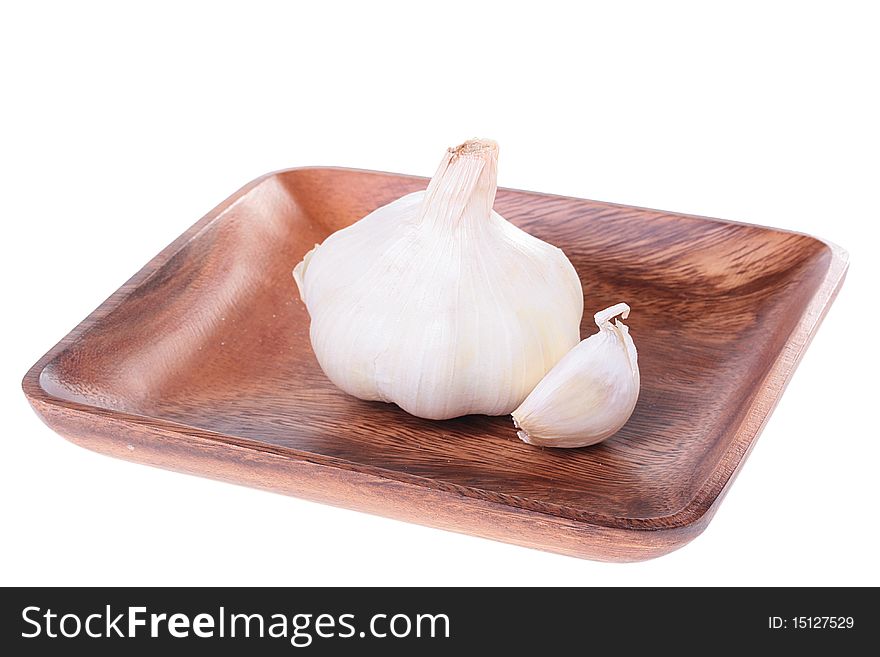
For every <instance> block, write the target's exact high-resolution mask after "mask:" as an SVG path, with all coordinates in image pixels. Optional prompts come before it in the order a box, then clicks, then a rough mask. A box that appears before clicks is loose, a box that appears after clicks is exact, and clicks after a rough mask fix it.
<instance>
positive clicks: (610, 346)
mask: <svg viewBox="0 0 880 657" xmlns="http://www.w3.org/2000/svg"><path fill="white" fill-rule="evenodd" d="M629 310H630V308H629V306H628V305H627V304H625V303H619V304H617V305H614V306H611V307H610V308H606V309H605V310H602V311H600V312H598V313H596V315H595V320H596V325H597V326H598V327H599V332H598V333H596V334H594V335H591V336H590V337H589V338H587V339H586V340H583V341H582V342H581V343H580V344H578V345H577V346H575V347H574V348H573V349H572V350H571V351H569V352H568V353H567V354H566V355H565V356H563V357H562V359H561V360H560V361H559V362H558V363H557V364H556V366H555V367H553V369H551V370H550V372H548V373H547V375H546V376H545V377H544V378H543V379H541V381H540V382H539V383H538V385H537V386H536V387H535V389H534V390H532V392H531V393H530V394H529V395H528V397H526V399H525V401H523V403H522V404H521V405H520V406H519V408H517V409H516V410H515V411H513V413H512V415H513V423H514V426H516V428H517V429H518V430H519V431H517V435H518V436H519V437H520V439H522V440H523V441H524V442H526V443H529V444H530V445H540V446H544V447H585V446H587V445H594V444H596V443H598V442H601V441H603V440H605V439H606V438H608V437H609V436H611V435H613V434H615V433H617V431H618V430H620V428H621V427H623V425H624V424H626V421H627V420H628V419H629V417H630V415H632V412H633V409H634V408H635V405H636V401H637V400H638V398H639V365H638V353H637V352H636V346H635V344H634V343H633V340H632V338H631V337H630V335H629V328H628V327H627V326H626V325H625V324H623V323H622V322H621V321H620V320H615V321H614V322H613V323H612V321H611V320H612V319H614V318H615V317H617V316H618V315H619V316H620V317H622V318H623V319H626V318H627V317H628V316H629Z"/></svg>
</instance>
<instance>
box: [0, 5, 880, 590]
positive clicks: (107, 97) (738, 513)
mask: <svg viewBox="0 0 880 657" xmlns="http://www.w3.org/2000/svg"><path fill="white" fill-rule="evenodd" d="M612 4H613V5H614V6H613V7H610V6H609V5H612ZM718 4H719V3H700V2H695V3H676V2H673V3H645V4H633V3H628V2H624V3H597V4H596V5H594V6H592V7H587V6H586V5H585V3H570V4H560V3H554V2H548V1H547V0H542V2H540V3H534V4H528V5H526V4H523V5H519V4H517V3H515V2H505V3H481V2H475V1H473V0H471V2H461V3H459V2H451V1H450V0H443V2H438V3H431V4H423V3H416V2H403V3H397V4H392V3H377V2H362V3H351V4H349V3H338V2H329V1H322V2H310V3H293V2H288V3H280V2H279V3H265V2H240V3H237V4H225V3H218V2H210V3H207V2H206V3H196V2H187V3H182V2H173V3H162V2H152V3H143V4H142V5H141V7H140V8H139V9H135V8H132V7H131V6H130V5H129V3H109V2H108V3H101V4H99V3H94V2H78V3H57V4H52V5H50V4H46V3H42V2H33V3H16V4H15V5H13V3H6V4H4V5H3V7H4V8H3V9H2V10H0V84H2V87H0V94H2V99H0V118H2V120H0V184H2V191H3V194H2V231H3V239H2V244H3V251H2V258H0V266H2V281H3V304H2V307H3V321H2V325H0V331H2V340H0V349H2V352H0V358H2V373H3V377H2V380H0V385H2V390H0V403H2V420H3V449H2V455H0V487H2V488H0V526H2V527H3V530H2V531H3V539H2V541H0V550H2V559H0V583H2V584H4V585H8V584H125V585H134V584H316V585H320V584H408V585H423V584H501V585H507V584H589V585H592V584H611V585H616V584H620V585H627V584H697V585H701V584H735V585H737V584H771V585H776V584H851V585H852V584H873V585H877V584H880V577H878V567H877V557H876V551H877V529H876V527H877V509H878V492H877V491H878V489H877V479H878V474H877V473H878V464H880V449H878V429H877V422H876V411H877V405H878V404H877V386H876V381H877V377H876V371H877V367H878V358H877V349H878V341H877V332H876V327H877V326H878V319H880V318H878V313H877V293H876V287H877V284H878V282H880V277H878V261H880V251H878V249H880V244H878V242H877V222H878V194H877V192H878V182H880V166H878V160H880V130H878V123H880V102H878V64H880V47H878V43H880V39H878V25H880V23H878V20H877V16H876V15H874V14H873V12H872V11H871V9H870V7H871V3H868V2H865V3H855V2H833V3H832V2H828V3H822V4H815V3H810V2H792V3H785V2H775V3H763V2H762V3H744V2H739V3H727V8H726V9H719V8H718V7H717V5H718ZM475 135H479V136H487V137H492V138H494V139H496V140H498V141H499V142H500V144H501V168H500V184H501V185H502V186H507V187H516V188H524V189H533V190H540V191H545V192H551V193H559V194H567V195H572V196H580V197H586V198H593V199H600V200H606V201H615V202H620V203H627V204H633V205H641V206H648V207H655V208H663V209H667V210H674V211H683V212H689V213H696V214H703V215H709V216H717V217H723V218H728V219H736V220H742V221H749V222H754V223H759V224H766V225H772V226H778V227H783V228H789V229H794V230H798V231H803V232H807V233H812V234H815V235H818V236H821V237H824V238H827V239H830V240H832V241H835V242H837V243H839V244H840V245H842V246H844V247H845V248H847V249H848V250H849V252H850V256H851V263H852V264H851V268H850V273H849V277H848V280H847V282H846V284H845V285H844V287H843V290H842V292H841V294H840V296H839V298H838V300H837V302H836V303H835V305H834V306H833V307H832V309H831V311H830V313H829V315H828V317H827V319H826V321H825V323H824V325H823V326H822V328H821V330H820V331H819V333H818V335H817V337H816V338H815V340H814V342H813V344H812V346H811V348H810V349H809V351H808V352H807V355H806V357H805V358H804V360H803V361H802V363H801V365H800V368H799V370H798V372H797V374H796V375H795V377H794V379H793V381H792V383H791V384H790V386H789V388H788V390H787V392H786V393H785V395H784V397H783V399H782V401H781V403H780V404H779V407H778V408H777V410H776V412H775V413H774V415H773V417H772V419H771V421H770V422H769V424H768V425H767V428H766V430H765V431H764V434H763V436H762V437H761V439H760V441H759V443H758V444H757V446H756V448H755V450H754V452H753V453H752V455H751V457H750V459H749V461H748V463H747V464H746V466H745V467H744V469H743V471H742V473H741V474H740V476H739V478H738V479H737V481H736V483H735V484H734V486H733V487H732V490H731V491H730V494H729V495H728V496H727V498H726V500H725V501H724V503H723V504H722V506H721V508H720V510H719V512H718V514H717V515H716V517H715V519H714V520H713V522H712V523H711V524H710V525H709V527H708V529H707V530H706V531H705V533H704V534H703V535H702V536H700V537H699V538H697V539H696V540H695V541H694V542H693V543H691V544H690V545H688V546H687V547H685V548H683V549H681V550H679V551H677V552H674V553H673V554H671V555H669V556H666V557H662V558H660V559H657V560H654V561H649V562H645V563H640V564H630V565H619V564H602V563H593V562H589V561H581V560H577V559H573V558H568V557H562V556H557V555H553V554H547V553H542V552H538V551H534V550H529V549H525V548H520V547H514V546H509V545H504V544H501V543H495V542H491V541H488V540H484V539H479V538H474V537H469V536H462V535H456V534H452V533H447V532H443V531H439V530H434V529H428V528H424V527H418V526H415V525H410V524H404V523H400V522H396V521H392V520H386V519H382V518H376V517H372V516H367V515H363V514H359V513H355V512H351V511H346V510H341V509H334V508H330V507H327V506H322V505H318V504H313V503H310V502H304V501H301V500H297V499H293V498H286V497H282V496H277V495H272V494H268V493H263V492H258V491H255V490H250V489H247V488H242V487H237V486H232V485H228V484H222V483H217V482H213V481H209V480H206V479H200V478H195V477H189V476H185V475H180V474H175V473H171V472H164V471H161V470H157V469H152V468H148V467H144V466H141V465H134V464H130V463H127V462H123V461H116V460H111V459H109V458H107V457H104V456H100V455H97V454H94V453H91V452H88V451H86V450H83V449H81V448H78V447H75V446H74V445H72V444H70V443H68V442H66V441H64V440H63V439H61V438H60V437H58V436H56V435H55V434H53V433H52V432H51V431H50V430H49V429H48V428H46V427H45V426H44V425H43V424H42V423H41V422H40V421H39V420H38V419H37V417H36V415H35V414H34V413H33V412H32V411H31V410H30V408H29V407H28V405H27V403H26V401H25V398H24V395H23V394H22V392H21V389H20V380H21V377H22V376H23V375H24V373H25V371H26V370H27V369H28V367H30V365H31V364H32V363H33V362H34V361H36V360H37V358H39V357H40V355H42V354H43V353H44V352H45V351H46V350H48V349H49V347H51V346H52V345H53V344H54V343H55V342H56V341H58V340H59V339H60V338H61V337H63V336H64V335H65V333H67V331H69V330H70V329H71V328H73V326H75V325H76V324H77V323H78V322H79V321H80V320H82V319H83V318H84V317H85V316H86V315H87V314H88V313H89V312H90V311H91V310H92V309H93V308H94V307H95V306H97V305H98V304H99V303H100V302H101V301H103V300H104V298H106V297H107V296H108V295H109V294H110V293H111V292H113V291H114V290H115V289H116V288H117V287H119V286H120V285H121V284H122V283H123V282H124V281H125V280H126V279H127V278H128V277H129V276H130V275H131V274H133V273H134V272H135V271H136V270H137V269H139V268H140V267H141V266H142V265H143V264H144V263H146V262H147V260H149V259H150V258H151V257H152V256H154V255H155V254H156V253H158V251H159V250H160V249H162V248H163V247H164V246H165V245H166V244H167V243H168V242H170V241H171V240H172V239H173V238H174V237H176V236H177V235H178V234H180V233H181V232H183V231H184V230H185V229H186V228H187V227H188V226H189V225H191V224H192V223H193V222H194V221H195V220H196V219H198V218H199V217H200V216H202V215H203V214H204V213H205V212H207V211H208V210H209V209H210V208H211V207H213V206H214V205H215V204H217V203H218V202H220V201H221V200H223V199H224V198H225V197H226V196H228V195H229V194H231V193H232V192H234V191H235V190H236V189H238V188H239V187H240V186H241V185H242V184H244V183H245V182H247V181H249V180H250V179H252V178H254V177H256V176H258V175H260V174H262V173H264V172H267V171H271V170H274V169H280V168H285V167H289V166H298V165H312V164H328V165H344V166H352V167H363V168H370V169H382V170H389V171H399V172H405V173H413V174H422V175H430V174H431V173H433V171H434V168H435V166H436V164H437V162H438V161H439V158H440V156H441V155H442V152H443V149H445V148H446V147H447V146H450V145H453V144H456V143H458V142H460V141H462V140H463V139H466V138H468V137H471V136H475Z"/></svg>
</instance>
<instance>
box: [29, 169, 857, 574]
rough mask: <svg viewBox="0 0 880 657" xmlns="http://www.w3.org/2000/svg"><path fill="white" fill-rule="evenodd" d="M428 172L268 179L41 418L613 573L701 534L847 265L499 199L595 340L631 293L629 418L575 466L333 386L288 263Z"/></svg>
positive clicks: (43, 387) (35, 375)
mask: <svg viewBox="0 0 880 657" xmlns="http://www.w3.org/2000/svg"><path fill="white" fill-rule="evenodd" d="M425 184H426V180H425V179H422V178H413V177H408V176H399V175H394V174H385V173H375V172H365V171H352V170H346V169H333V168H305V169H294V170H290V171H285V172H280V173H276V174H270V175H268V176H264V177H262V178H260V179H258V180H256V181H254V182H253V183H250V184H249V185H247V186H246V187H244V188H243V189H242V190H240V191H239V192H237V193H236V194H235V195H233V196H232V197H230V198H229V199H228V200H227V201H225V202H224V203H222V204H221V205H220V206H219V207H218V208H216V209H215V210H214V211H212V212H211V213H210V214H208V215H207V216H206V217H205V218H203V219H202V220H201V221H199V222H198V223H197V224H196V225H195V226H193V227H192V228H191V229H190V230H188V231H187V232H186V233H185V234H184V235H182V236H181V237H180V238H178V239H177V240H176V241H175V242H174V243H172V244H171V245H170V246H169V247H168V248H166V249H165V250H164V251H163V252H162V253H161V254H159V255H158V256H157V257H156V258H154V259H153V260H152V261H151V262H150V263H149V264H148V265H147V266H146V267H145V268H144V269H143V270H141V271H140V272H139V273H138V274H136V275H135V276H134V277H133V278H132V279H131V280H130V281H128V282H127V283H126V284H125V285H124V286H123V287H122V288H121V289H120V290H119V291H117V292H116V293H115V294H114V295H113V296H112V297H111V298H110V299H108V300H107V301H106V302H105V303H104V304H102V305H101V306H100V307H99V308H98V309H97V310H96V311H95V312H93V313H92V314H91V315H90V316H89V317H88V318H87V319H86V320H85V321H83V323H82V324H80V325H79V326H78V327H77V328H76V329H74V330H73V331H72V332H71V333H70V334H69V335H68V336H67V337H66V338H65V339H64V340H62V341H61V342H60V343H59V344H58V345H56V346H55V347H54V348H53V349H52V350H51V351H50V352H49V353H47V354H46V355H45V356H44V357H43V358H42V359H41V360H40V361H38V362H37V363H36V364H35V365H34V367H33V368H31V370H30V371H29V372H28V373H27V375H26V376H25V379H24V382H23V386H24V390H25V393H26V394H27V396H28V398H29V400H30V402H31V404H32V405H33V407H34V408H35V410H36V411H37V412H38V413H39V414H40V416H41V417H42V418H43V419H44V420H45V421H46V422H47V424H49V426H51V427H52V428H53V429H55V430H56V431H58V432H59V433H60V434H62V435H64V436H65V437H67V438H69V439H70V440H72V441H73V442H75V443H77V444H80V445H82V446H84V447H88V448H89V449H93V450H96V451H99V452H104V453H107V454H110V455H112V456H116V457H119V458H124V459H128V460H134V461H139V462H143V463H148V464H151V465H156V466H160V467H164V468H169V469H173V470H179V471H182V472H189V473H193V474H199V475H204V476H208V477H213V478H217V479H222V480H226V481H232V482H237V483H242V484H246V485H250V486H256V487H259V488H264V489H267V490H272V491H276V492H281V493H285V494H290V495H297V496H302V497H306V498H309V499H315V500H320V501H323V502H327V503H330V504H336V505H339V506H346V507H350V508H355V509H360V510H364V511H369V512H372V513H377V514H381V515H387V516H392V517H396V518H401V519H405V520H410V521H413V522H419V523H423V524H427V525H433V526H437V527H443V528H447V529H452V530H455V531H462V532H467V533H474V534H478V535H482V536H486V537H490V538H495V539H499V540H503V541H509V542H513V543H518V544H522V545H527V546H531V547H536V548H543V549H548V550H554V551H558V552H562V553H565V554H571V555H575V556H581V557H587V558H594V559H605V560H639V559H645V558H650V557H653V556H658V555H660V554H664V553H666V552H669V551H671V550H673V549H675V548H677V547H680V546H681V545H683V544H685V543H687V542H688V541H689V540H691V539H692V538H694V537H695V536H696V535H697V534H699V533H700V532H701V531H702V529H703V528H704V527H705V526H706V524H707V523H708V521H709V519H710V518H711V516H712V514H713V513H714V511H715V509H716V508H717V505H718V502H719V501H720V499H721V497H722V496H723V493H724V492H725V490H726V489H727V487H728V485H729V484H730V482H731V481H732V479H733V477H734V475H735V473H736V471H737V469H738V468H739V466H740V465H741V464H742V462H743V460H744V458H745V456H746V455H747V453H748V451H749V449H750V448H751V446H752V444H753V443H754V440H755V438H756V437H757V434H758V433H759V432H760V430H761V428H762V427H763V424H764V422H765V421H766V419H767V417H768V416H769V414H770V412H771V411H772V409H773V406H774V405H775V403H776V401H777V400H778V398H779V396H780V395H781V393H782V390H783V388H784V386H785V383H786V382H787V380H788V378H789V377H790V375H791V373H792V371H793V370H794V367H795V365H796V364H797V361H798V360H799V358H800V356H801V354H802V353H803V350H804V349H805V348H806V346H807V344H808V343H809V340H810V338H811V336H812V335H813V333H814V332H815V330H816V328H817V326H818V324H819V322H820V321H821V319H822V317H823V315H824V313H825V311H826V310H827V308H828V306H829V305H830V303H831V301H832V300H833V298H834V295H835V294H836V292H837V290H838V289H839V287H840V285H841V283H842V281H843V278H844V275H845V273H846V256H845V253H844V252H843V251H842V250H841V249H839V248H837V247H835V246H833V245H829V244H827V243H824V242H822V241H819V240H817V239H815V238H812V237H809V236H805V235H798V234H793V233H788V232H784V231H778V230H773V229H768V228H762V227H758V226H750V225H743V224H737V223H732V222H724V221H719V220H714V219H706V218H702V217H693V216H687V215H680V214H673V213H666V212H659V211H655V210H646V209H640V208H632V207H627V206H620V205H613V204H608V203H600V202H596V201H586V200H581V199H573V198H564V197H558V196H548V195H542V194H536V193H531V192H520V191H512V190H499V192H498V197H497V201H496V205H495V208H496V210H498V211H499V212H500V213H501V214H502V215H503V216H505V217H506V218H507V219H509V220H510V221H512V222H513V223H515V224H517V225H519V226H521V227H523V228H524V229H526V230H528V231H529V232H531V233H532V234H534V235H536V236H538V237H540V238H542V239H544V240H546V241H548V242H551V243H553V244H556V245H557V246H560V247H561V248H562V249H563V250H564V251H565V252H566V254H567V255H568V256H569V258H570V259H571V260H572V262H573V263H574V265H575V268H576V269H577V271H578V273H579V274H580V276H581V279H582V281H583V285H584V292H585V313H584V321H583V327H582V332H583V335H584V336H586V335H588V334H590V333H592V332H593V331H594V328H595V327H591V324H592V315H593V313H594V312H595V311H597V310H599V309H601V308H604V307H607V306H609V305H611V304H613V303H617V302H619V301H626V302H627V303H629V304H630V305H631V306H632V308H633V312H632V315H631V316H630V319H629V321H628V322H627V323H628V325H629V326H630V328H631V331H632V335H633V338H634V340H635V342H636V345H637V346H638V349H639V365H640V368H641V376H642V390H641V397H640V399H639V403H638V405H637V406H636V409H635V412H634V414H633V416H632V418H631V419H630V421H629V423H628V424H627V425H626V426H625V427H624V428H623V429H622V430H621V431H620V432H619V433H618V434H617V435H615V436H613V437H612V438H611V439H609V440H608V441H606V442H605V443H602V444H600V445H598V446H595V447H589V448H583V449H577V450H553V449H542V448H536V447H532V446H530V445H526V444H524V443H522V442H521V441H520V440H518V439H517V437H516V433H515V432H514V430H513V426H512V424H511V422H510V418H509V417H498V418H490V417H478V416H473V417H466V418H460V419H457V420H449V421H444V422H431V421H426V420H421V419H419V418H415V417H412V416H410V415H407V414H406V413H404V412H403V411H401V410H400V409H398V408H397V407H395V406H392V405H387V404H382V403H377V402H363V401H359V400H357V399H353V398H351V397H348V396H346V395H345V394H343V393H342V392H340V391H339V390H337V389H336V388H335V387H334V386H333V385H332V384H331V383H330V382H329V381H328V380H327V379H326V378H325V377H324V376H323V374H322V373H321V370H320V369H319V367H318V365H317V362H316V361H315V358H314V355H313V354H312V351H311V347H310V345H309V339H308V315H307V313H306V311H305V308H304V307H303V305H302V303H301V302H300V301H299V297H298V295H297V293H296V288H295V284H294V282H293V279H292V277H291V273H290V272H291V269H292V268H293V266H294V265H295V264H296V263H297V262H298V261H299V260H300V259H301V257H302V256H303V254H304V253H305V252H306V251H307V250H308V249H310V248H311V247H312V246H313V245H314V244H315V243H316V242H320V241H321V240H323V239H324V238H325V237H326V236H327V235H328V234H329V233H331V232H332V231H334V230H336V229H338V228H340V227H342V226H345V225H347V224H349V223H350V222H352V221H355V220H356V219H358V218H359V217H361V216H363V215H364V214H366V213H368V212H369V211H371V210H373V209H375V208H376V207H377V206H379V205H381V204H384V203H386V202H388V201H391V200H393V199H394V198H396V197H398V196H400V195H402V194H404V193H406V192H410V191H414V190H417V189H422V188H424V186H425Z"/></svg>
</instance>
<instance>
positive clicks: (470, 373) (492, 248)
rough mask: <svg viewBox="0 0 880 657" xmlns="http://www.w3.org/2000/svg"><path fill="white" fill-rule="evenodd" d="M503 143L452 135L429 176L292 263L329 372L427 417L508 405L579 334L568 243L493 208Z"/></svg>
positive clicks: (343, 383) (346, 385) (578, 295)
mask: <svg viewBox="0 0 880 657" xmlns="http://www.w3.org/2000/svg"><path fill="white" fill-rule="evenodd" d="M497 164H498V146H497V144H495V142H493V141H488V140H471V141H468V142H465V143H464V144H462V145H461V146H458V147H457V148H451V149H449V150H448V152H447V153H446V154H445V156H444V157H443V161H442V162H441V163H440V167H439V168H438V169H437V173H436V174H435V175H434V177H433V178H432V179H431V182H430V183H429V185H428V188H427V189H426V190H425V191H422V192H415V193H413V194H408V195H406V196H403V197H402V198H400V199H398V200H396V201H393V202H392V203H389V204H388V205H385V206H383V207H381V208H379V209H378V210H375V211H374V212H372V213H370V214H369V215H367V216H366V217H364V218H363V219H361V220H360V221H358V222H356V223H354V224H352V225H351V226H348V227H346V228H344V229H342V230H339V231H337V232H336V233H334V234H332V235H330V237H328V238H327V239H326V240H325V241H324V242H323V244H321V245H319V246H316V247H315V248H314V249H313V250H312V251H310V252H309V253H308V254H306V256H305V258H304V259H303V261H302V262H301V263H299V264H298V265H297V266H296V268H295V269H294V272H293V276H294V279H295V280H296V283H297V286H298V288H299V293H300V297H301V299H302V300H303V303H305V305H306V308H307V309H308V311H309V315H310V316H311V328H310V337H311V341H312V347H313V349H314V352H315V355H316V356H317V358H318V362H319V363H320V365H321V368H322V369H323V370H324V372H325V374H326V375H327V377H328V378H329V379H330V380H331V381H333V383H335V384H336V385H337V386H338V387H340V388H341V389H342V390H344V391H345V392H347V393H349V394H351V395H354V396H355V397H359V398H360V399H366V400H380V401H385V402H394V403H396V404H397V405H398V406H400V407H401V408H403V409H404V410H405V411H407V412H409V413H412V414H413V415H417V416H419V417H423V418H429V419H438V420H439V419H447V418H453V417H458V416H460V415H467V414H470V413H480V414H485V415H504V414H507V413H510V412H511V411H512V410H513V409H514V408H516V407H517V406H518V405H519V404H520V403H521V402H522V401H523V399H525V397H526V395H528V394H529V392H531V390H532V389H533V388H534V387H535V385H536V384H537V383H538V381H540V380H541V378H542V377H543V376H544V375H545V374H546V373H547V372H548V371H549V370H550V369H551V368H552V367H553V366H554V365H555V364H556V363H557V362H558V361H559V359H560V358H562V357H563V355H565V354H566V353H567V352H568V351H569V350H570V349H571V348H572V347H574V346H575V345H576V344H577V343H578V341H579V340H580V335H579V325H580V320H581V316H582V314H583V290H582V288H581V282H580V279H579V278H578V275H577V273H576V272H575V270H574V267H573V266H572V264H571V262H569V260H568V258H567V257H566V256H565V254H564V253H563V252H562V251H561V250H560V249H558V248H556V247H555V246H551V245H550V244H547V243H546V242H543V241H541V240H539V239H538V238H536V237H533V236H531V235H529V234H528V233H526V232H524V231H522V230H520V229H519V228H517V227H516V226H514V225H513V224H511V223H509V222H508V221H506V220H505V219H504V218H503V217H501V215H499V214H498V213H496V212H494V211H493V210H492V206H493V203H494V200H495V190H496V177H497Z"/></svg>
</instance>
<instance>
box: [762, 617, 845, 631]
mask: <svg viewBox="0 0 880 657" xmlns="http://www.w3.org/2000/svg"><path fill="white" fill-rule="evenodd" d="M854 625H855V619H854V618H853V617H852V616H790V617H788V618H783V617H782V616H770V617H769V618H768V620H767V626H768V627H769V628H770V629H771V630H851V629H852V628H853V626H854Z"/></svg>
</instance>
